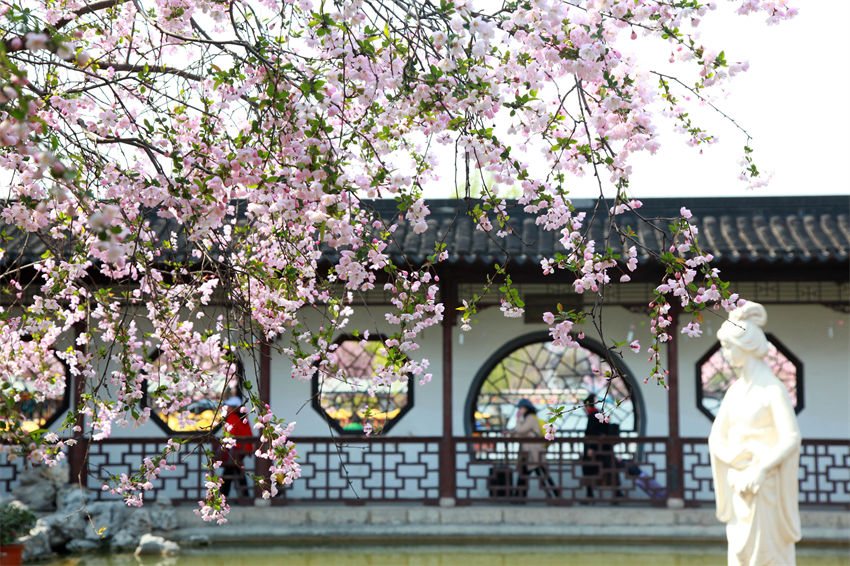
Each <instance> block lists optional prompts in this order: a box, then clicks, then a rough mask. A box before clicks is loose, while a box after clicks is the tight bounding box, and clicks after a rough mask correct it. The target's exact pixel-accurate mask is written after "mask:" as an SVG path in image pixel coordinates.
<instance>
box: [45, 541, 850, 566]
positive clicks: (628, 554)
mask: <svg viewBox="0 0 850 566" xmlns="http://www.w3.org/2000/svg"><path fill="white" fill-rule="evenodd" d="M494 548H495V550H494ZM725 563H726V556H725V549H724V548H722V547H718V546H711V547H702V546H689V547H659V546H634V547H625V546H611V545H607V546H605V547H601V546H600V545H597V546H543V547H541V546H533V547H525V546H503V547H499V546H497V547H494V546H407V547H358V546H354V547H350V548H343V547H331V548H328V547H323V548H319V547H315V548H313V547H291V546H289V547H282V546H274V545H263V544H262V543H250V544H249V543H246V545H245V546H244V547H238V548H234V547H214V548H206V549H185V550H184V552H183V554H182V555H181V556H179V557H174V558H161V559H151V558H146V559H138V558H136V557H134V556H132V555H111V556H85V557H76V558H66V559H63V560H55V561H53V562H50V563H49V566H263V565H267V564H268V565H274V564H285V565H286V566H516V565H525V566H563V565H565V564H566V565H571V566H573V565H574V566H599V565H600V564H615V565H623V566H625V565H628V566H715V565H717V566H720V565H723V564H725ZM797 564H798V566H850V557H848V555H847V552H846V549H824V550H820V549H798V550H797Z"/></svg>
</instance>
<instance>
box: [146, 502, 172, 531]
mask: <svg viewBox="0 0 850 566" xmlns="http://www.w3.org/2000/svg"><path fill="white" fill-rule="evenodd" d="M150 516H151V523H152V525H153V530H155V531H173V530H174V529H176V528H177V511H176V510H175V509H174V507H172V506H171V504H170V503H169V502H165V501H159V500H158V501H157V502H156V503H153V504H151V505H150Z"/></svg>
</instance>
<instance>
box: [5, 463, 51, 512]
mask: <svg viewBox="0 0 850 566" xmlns="http://www.w3.org/2000/svg"><path fill="white" fill-rule="evenodd" d="M57 491H58V486H57V485H56V483H55V481H54V477H53V476H52V475H51V472H48V471H47V469H46V468H36V469H29V470H25V471H23V472H22V473H21V476H20V483H19V484H18V486H17V487H16V488H15V489H14V490H13V491H12V494H13V495H14V496H15V499H17V500H18V501H20V502H21V503H23V504H25V505H26V506H27V507H29V508H30V509H31V510H32V511H40V512H45V511H53V510H54V509H56V492H57Z"/></svg>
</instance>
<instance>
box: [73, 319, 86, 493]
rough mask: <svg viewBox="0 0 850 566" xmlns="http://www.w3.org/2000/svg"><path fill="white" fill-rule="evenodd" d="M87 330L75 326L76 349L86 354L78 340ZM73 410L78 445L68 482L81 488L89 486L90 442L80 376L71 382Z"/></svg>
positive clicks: (84, 324) (78, 325) (82, 379)
mask: <svg viewBox="0 0 850 566" xmlns="http://www.w3.org/2000/svg"><path fill="white" fill-rule="evenodd" d="M86 329H87V325H86V322H85V321H80V322H78V323H76V324H74V348H76V349H77V350H78V351H81V352H83V353H85V351H86V346H79V345H77V338H79V336H80V335H81V334H83V333H84V332H85V331H86ZM71 387H72V396H71V410H72V411H74V425H75V429H76V430H74V433H73V435H72V437H73V439H74V440H76V441H77V443H76V444H74V445H73V446H71V448H70V449H68V482H69V483H71V484H74V485H79V486H80V487H86V486H87V485H88V476H89V474H88V441H87V440H86V438H85V436H84V435H83V429H84V427H85V425H86V417H85V415H83V414H82V413H80V409H82V407H83V400H82V399H83V393H84V392H85V387H86V382H85V378H84V377H83V376H82V375H80V374H78V375H76V376H74V378H73V379H72V382H71Z"/></svg>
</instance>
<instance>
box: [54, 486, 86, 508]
mask: <svg viewBox="0 0 850 566" xmlns="http://www.w3.org/2000/svg"><path fill="white" fill-rule="evenodd" d="M88 501H89V494H88V492H87V491H86V490H84V489H81V488H79V487H75V486H65V487H63V488H60V489H59V493H57V494H56V510H57V511H65V512H69V513H73V512H80V511H82V510H83V508H84V507H85V506H86V504H87V503H88Z"/></svg>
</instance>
